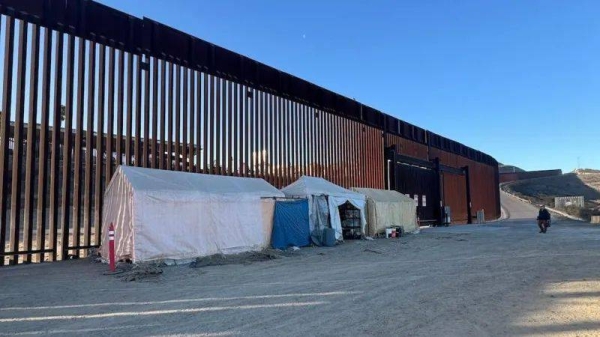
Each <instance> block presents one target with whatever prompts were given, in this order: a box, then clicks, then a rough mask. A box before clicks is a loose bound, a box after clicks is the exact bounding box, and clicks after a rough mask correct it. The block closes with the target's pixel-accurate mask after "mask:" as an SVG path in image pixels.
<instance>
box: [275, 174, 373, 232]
mask: <svg viewBox="0 0 600 337" xmlns="http://www.w3.org/2000/svg"><path fill="white" fill-rule="evenodd" d="M281 191H282V192H283V193H284V194H285V196H286V197H290V198H307V199H308V201H309V202H308V207H309V218H310V221H309V224H310V230H311V233H312V231H313V230H315V229H322V228H319V222H320V221H319V220H318V219H319V218H320V213H322V212H321V211H320V209H322V207H321V206H320V205H318V202H319V200H317V198H316V197H320V196H326V197H327V207H326V208H327V209H326V210H325V211H328V214H329V219H330V226H331V228H333V229H334V230H335V232H336V239H338V240H342V239H343V237H342V224H341V219H340V214H339V209H338V207H339V206H340V205H343V204H345V203H346V202H349V203H351V204H352V205H353V206H354V207H356V208H357V209H358V210H360V215H361V227H362V232H363V233H365V229H366V228H365V226H366V223H367V221H366V218H365V202H366V201H365V196H364V195H362V194H360V193H357V192H353V191H350V190H348V189H345V188H343V187H341V186H338V185H336V184H334V183H332V182H330V181H327V180H325V179H323V178H318V177H309V176H302V177H300V178H299V179H298V180H297V181H295V182H294V183H292V184H290V185H288V186H286V187H285V188H283V189H282V190H281ZM319 212H320V213H319ZM325 218H327V216H325Z"/></svg>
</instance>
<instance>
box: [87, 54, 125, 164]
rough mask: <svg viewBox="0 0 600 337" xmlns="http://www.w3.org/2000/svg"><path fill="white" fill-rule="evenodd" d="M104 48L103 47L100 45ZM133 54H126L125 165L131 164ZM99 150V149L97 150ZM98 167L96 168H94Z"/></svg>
mask: <svg viewBox="0 0 600 337" xmlns="http://www.w3.org/2000/svg"><path fill="white" fill-rule="evenodd" d="M102 50H104V47H102ZM133 60H134V58H133V54H132V53H128V54H127V125H126V127H125V165H128V166H129V165H131V158H132V152H133V149H132V148H131V145H132V143H131V137H132V134H133V87H134V84H133V68H134V66H133ZM98 152H99V151H98ZM96 169H98V168H96Z"/></svg>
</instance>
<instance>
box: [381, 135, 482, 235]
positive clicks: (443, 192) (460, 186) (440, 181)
mask: <svg viewBox="0 0 600 337" xmlns="http://www.w3.org/2000/svg"><path fill="white" fill-rule="evenodd" d="M386 159H387V165H386V174H387V186H388V188H391V189H394V190H396V191H398V192H400V193H403V194H405V195H407V196H409V197H411V198H413V199H414V200H415V202H416V203H417V213H418V216H419V218H420V220H421V223H430V224H434V225H441V224H444V222H445V219H444V217H445V212H444V208H445V207H446V206H449V207H450V211H451V213H452V214H453V216H452V219H451V220H452V222H462V223H471V194H470V181H469V168H468V167H462V168H454V167H450V166H446V165H441V164H440V160H439V158H434V159H433V160H431V161H426V160H421V159H416V158H412V157H407V156H404V155H401V154H398V153H397V152H396V148H395V146H391V147H389V148H388V149H387V150H386Z"/></svg>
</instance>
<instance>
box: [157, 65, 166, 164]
mask: <svg viewBox="0 0 600 337" xmlns="http://www.w3.org/2000/svg"><path fill="white" fill-rule="evenodd" d="M166 67H167V64H166V62H165V60H160V149H159V151H160V153H159V155H158V168H159V169H161V170H164V169H165V168H166V165H165V164H166V163H165V152H166V151H167V146H166V140H165V137H166V132H167V129H166V128H167V120H166V116H167V111H166V106H167V104H166V101H167V96H166V95H167V92H166V82H167V77H166V76H167V70H166Z"/></svg>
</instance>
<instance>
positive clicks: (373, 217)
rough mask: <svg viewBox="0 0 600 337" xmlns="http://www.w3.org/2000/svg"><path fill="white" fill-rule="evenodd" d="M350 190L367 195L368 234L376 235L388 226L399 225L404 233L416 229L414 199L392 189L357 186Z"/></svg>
mask: <svg viewBox="0 0 600 337" xmlns="http://www.w3.org/2000/svg"><path fill="white" fill-rule="evenodd" d="M352 190H354V191H356V192H358V193H361V194H363V195H365V196H366V197H367V209H368V220H367V223H368V234H369V235H373V236H374V235H376V234H379V233H381V232H383V231H385V229H386V228H388V227H395V226H400V227H402V229H403V230H404V232H406V233H411V232H414V231H415V230H417V218H416V217H417V216H416V209H417V206H416V204H415V201H414V200H413V199H411V198H409V197H407V196H405V195H404V194H402V193H399V192H397V191H392V190H378V189H372V188H357V187H354V188H352Z"/></svg>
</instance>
